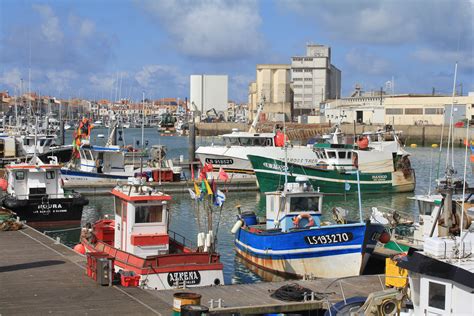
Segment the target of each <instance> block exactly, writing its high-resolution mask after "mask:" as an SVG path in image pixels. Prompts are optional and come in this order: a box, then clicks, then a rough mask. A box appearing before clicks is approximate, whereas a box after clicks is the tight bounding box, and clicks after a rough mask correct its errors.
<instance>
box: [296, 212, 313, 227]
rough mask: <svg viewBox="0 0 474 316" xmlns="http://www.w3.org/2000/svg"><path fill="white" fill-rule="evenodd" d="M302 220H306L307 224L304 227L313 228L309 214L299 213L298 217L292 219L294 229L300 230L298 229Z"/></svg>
mask: <svg viewBox="0 0 474 316" xmlns="http://www.w3.org/2000/svg"><path fill="white" fill-rule="evenodd" d="M303 218H306V219H307V220H308V224H306V226H305V227H313V226H314V219H313V217H312V216H311V215H310V214H309V213H300V214H298V216H295V217H294V218H293V224H294V225H295V227H298V228H301V227H300V221H301V220H302V219H303Z"/></svg>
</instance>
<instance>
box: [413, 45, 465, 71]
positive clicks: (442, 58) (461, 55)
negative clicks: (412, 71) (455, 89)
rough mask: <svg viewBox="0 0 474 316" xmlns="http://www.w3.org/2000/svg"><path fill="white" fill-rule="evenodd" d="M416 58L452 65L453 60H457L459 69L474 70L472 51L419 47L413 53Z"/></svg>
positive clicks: (426, 61)
mask: <svg viewBox="0 0 474 316" xmlns="http://www.w3.org/2000/svg"><path fill="white" fill-rule="evenodd" d="M412 55H413V57H415V58H416V59H418V60H420V61H422V62H425V63H436V64H439V63H440V62H442V63H444V64H451V65H454V63H455V62H459V67H460V68H461V69H464V70H467V71H472V70H474V51H471V52H470V53H469V52H463V51H455V50H444V51H442V50H438V49H432V48H427V47H425V48H420V49H417V50H416V51H415V52H414V53H413V54H412Z"/></svg>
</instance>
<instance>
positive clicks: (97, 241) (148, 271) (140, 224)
mask: <svg viewBox="0 0 474 316" xmlns="http://www.w3.org/2000/svg"><path fill="white" fill-rule="evenodd" d="M138 180H139V179H130V183H129V184H127V185H122V186H117V187H116V188H114V189H113V190H112V195H114V199H115V203H114V205H115V206H114V213H115V219H114V220H108V219H103V220H99V221H98V222H96V223H95V224H94V225H93V226H92V232H89V231H88V230H87V229H85V230H83V233H82V234H81V243H82V244H83V245H84V247H85V249H86V251H89V252H105V253H107V254H108V255H110V256H111V257H113V258H114V265H115V269H116V271H120V270H122V271H128V272H134V273H135V274H136V275H138V276H140V286H141V287H143V288H146V289H155V290H162V289H170V288H175V287H182V286H185V287H197V286H210V285H219V284H223V283H224V276H223V272H222V269H223V265H222V263H221V262H220V257H219V254H218V253H216V252H215V251H214V250H212V249H213V248H209V249H208V250H207V251H204V250H203V249H201V248H193V247H191V246H189V245H187V243H188V242H189V241H187V240H186V239H185V238H184V237H182V236H180V235H179V234H177V233H174V232H173V231H171V230H169V229H168V227H169V219H170V216H169V203H170V201H171V196H170V195H167V194H164V193H162V192H159V191H157V190H155V189H152V188H150V187H147V186H143V185H141V184H138V182H137V181H138ZM178 238H180V240H179V241H178Z"/></svg>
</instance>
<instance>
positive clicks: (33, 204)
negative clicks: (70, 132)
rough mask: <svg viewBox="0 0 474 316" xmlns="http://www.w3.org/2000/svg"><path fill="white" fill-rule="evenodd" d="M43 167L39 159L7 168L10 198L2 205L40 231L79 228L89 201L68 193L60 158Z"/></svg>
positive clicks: (3, 199) (6, 197)
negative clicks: (39, 228) (62, 227)
mask: <svg viewBox="0 0 474 316" xmlns="http://www.w3.org/2000/svg"><path fill="white" fill-rule="evenodd" d="M49 159H50V160H49V162H48V163H43V161H41V159H39V158H38V157H37V156H33V158H32V159H31V160H30V161H29V162H27V163H25V162H22V163H12V164H9V165H7V166H6V167H5V170H6V180H5V179H3V181H4V183H5V184H6V195H4V196H3V197H2V198H1V202H0V203H1V205H2V206H3V207H6V208H8V209H10V210H12V211H13V212H15V213H16V214H17V215H18V216H19V217H20V219H21V220H23V221H26V222H27V223H28V224H29V225H33V226H37V227H45V226H55V225H59V226H77V225H78V224H80V221H81V216H82V209H83V207H84V206H85V205H87V204H88V200H87V199H85V198H84V197H83V196H82V195H81V194H79V193H76V192H73V191H65V190H64V189H63V183H62V181H61V174H60V172H59V169H60V168H61V166H60V165H59V164H58V161H57V159H56V157H49Z"/></svg>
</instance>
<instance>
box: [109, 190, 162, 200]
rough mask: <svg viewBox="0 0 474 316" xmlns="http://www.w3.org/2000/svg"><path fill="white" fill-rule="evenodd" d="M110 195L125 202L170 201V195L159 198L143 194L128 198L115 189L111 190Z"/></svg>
mask: <svg viewBox="0 0 474 316" xmlns="http://www.w3.org/2000/svg"><path fill="white" fill-rule="evenodd" d="M112 194H113V195H115V196H116V197H119V198H121V199H122V200H125V201H169V200H171V195H168V194H163V195H160V196H157V195H148V194H144V195H140V196H129V195H127V194H125V193H123V192H120V191H118V190H115V189H113V190H112Z"/></svg>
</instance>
